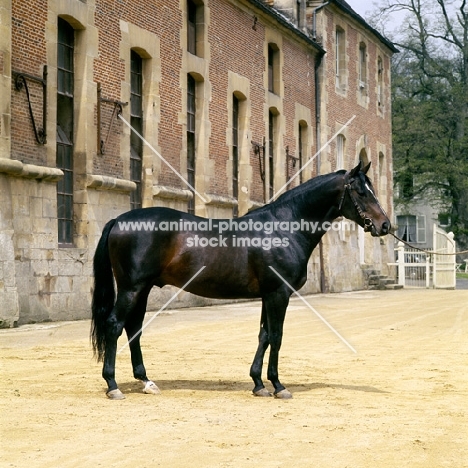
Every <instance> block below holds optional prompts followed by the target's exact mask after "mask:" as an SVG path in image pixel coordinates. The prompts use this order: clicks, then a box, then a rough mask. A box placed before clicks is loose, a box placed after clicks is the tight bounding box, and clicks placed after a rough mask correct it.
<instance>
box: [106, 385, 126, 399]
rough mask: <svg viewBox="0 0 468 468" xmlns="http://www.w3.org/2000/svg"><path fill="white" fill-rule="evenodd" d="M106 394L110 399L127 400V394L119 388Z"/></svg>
mask: <svg viewBox="0 0 468 468" xmlns="http://www.w3.org/2000/svg"><path fill="white" fill-rule="evenodd" d="M106 396H107V398H109V399H110V400H125V395H124V394H123V393H122V392H121V391H120V390H119V389H118V388H116V389H115V390H109V391H108V392H107V393H106Z"/></svg>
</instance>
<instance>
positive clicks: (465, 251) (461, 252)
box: [389, 232, 468, 255]
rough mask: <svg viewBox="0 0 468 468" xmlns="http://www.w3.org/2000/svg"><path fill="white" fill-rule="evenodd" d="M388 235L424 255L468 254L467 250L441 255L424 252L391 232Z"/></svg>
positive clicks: (429, 251) (439, 253)
mask: <svg viewBox="0 0 468 468" xmlns="http://www.w3.org/2000/svg"><path fill="white" fill-rule="evenodd" d="M389 234H391V235H392V236H393V237H394V238H395V239H397V240H399V241H400V242H403V244H406V245H407V246H408V247H411V248H412V249H415V250H419V251H420V252H424V253H427V254H430V255H458V254H466V253H468V250H461V251H460V252H453V253H441V252H434V251H431V250H424V249H421V248H419V247H416V246H414V245H411V244H410V243H408V242H406V241H405V240H403V239H400V238H399V237H398V236H396V235H395V234H394V233H393V232H390V233H389Z"/></svg>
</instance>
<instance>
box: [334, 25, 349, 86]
mask: <svg viewBox="0 0 468 468" xmlns="http://www.w3.org/2000/svg"><path fill="white" fill-rule="evenodd" d="M335 77H336V80H335V86H336V87H337V88H339V89H340V90H344V89H345V86H346V38H345V32H344V30H343V29H342V28H340V27H337V28H336V31H335Z"/></svg>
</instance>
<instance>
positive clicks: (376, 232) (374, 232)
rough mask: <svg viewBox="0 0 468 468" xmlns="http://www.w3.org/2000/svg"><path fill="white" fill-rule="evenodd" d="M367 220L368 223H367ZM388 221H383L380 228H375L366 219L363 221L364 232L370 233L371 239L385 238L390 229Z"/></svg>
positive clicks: (372, 223)
mask: <svg viewBox="0 0 468 468" xmlns="http://www.w3.org/2000/svg"><path fill="white" fill-rule="evenodd" d="M367 220H369V222H370V223H369V222H367ZM391 227H392V226H391V224H390V221H388V220H387V221H384V222H383V223H382V224H381V225H380V227H377V226H376V225H375V224H374V222H373V221H372V220H370V219H369V218H366V219H365V220H364V231H365V232H370V233H371V236H372V237H381V236H386V235H387V234H388V233H389V232H390V228H391Z"/></svg>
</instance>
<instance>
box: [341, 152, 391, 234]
mask: <svg viewBox="0 0 468 468" xmlns="http://www.w3.org/2000/svg"><path fill="white" fill-rule="evenodd" d="M370 165H371V163H369V164H368V165H367V166H365V167H364V168H362V161H359V164H358V165H357V166H356V167H355V168H354V169H352V170H351V171H349V172H346V174H344V187H343V193H342V195H341V200H340V204H339V208H338V209H339V211H340V213H341V214H342V215H343V216H345V217H346V218H348V219H351V220H352V221H355V222H356V223H357V224H359V226H361V227H363V228H364V231H366V232H370V233H371V235H372V236H374V237H378V236H385V235H386V234H388V233H389V232H390V227H391V224H390V220H389V219H388V217H387V214H386V213H385V211H384V209H383V208H382V206H381V205H380V203H379V200H377V197H376V196H375V192H374V188H373V187H372V183H371V181H370V179H369V178H368V177H367V176H366V173H367V171H368V170H369V168H370Z"/></svg>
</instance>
